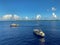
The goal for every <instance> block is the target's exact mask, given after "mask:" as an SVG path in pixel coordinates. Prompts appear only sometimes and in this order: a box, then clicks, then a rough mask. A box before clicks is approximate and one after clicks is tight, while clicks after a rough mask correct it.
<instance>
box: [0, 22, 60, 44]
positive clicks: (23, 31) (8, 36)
mask: <svg viewBox="0 0 60 45" xmlns="http://www.w3.org/2000/svg"><path fill="white" fill-rule="evenodd" d="M12 23H16V24H19V26H18V27H10V25H11V24H12ZM34 29H41V30H42V31H43V32H44V33H45V37H44V38H40V37H37V36H36V35H34V33H33V30H34ZM0 45H60V21H0Z"/></svg>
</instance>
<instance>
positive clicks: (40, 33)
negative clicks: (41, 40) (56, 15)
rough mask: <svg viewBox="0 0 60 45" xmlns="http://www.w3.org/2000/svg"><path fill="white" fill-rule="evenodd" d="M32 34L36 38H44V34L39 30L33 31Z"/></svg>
mask: <svg viewBox="0 0 60 45" xmlns="http://www.w3.org/2000/svg"><path fill="white" fill-rule="evenodd" d="M33 32H34V34H36V35H37V36H40V37H44V36H45V33H44V32H43V31H42V30H39V29H34V31H33Z"/></svg>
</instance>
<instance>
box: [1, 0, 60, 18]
mask: <svg viewBox="0 0 60 45" xmlns="http://www.w3.org/2000/svg"><path fill="white" fill-rule="evenodd" d="M7 14H9V15H10V14H12V15H14V14H16V15H18V16H20V17H22V18H23V17H27V18H28V17H29V18H34V17H35V16H36V15H38V16H39V15H40V18H41V19H52V18H51V17H53V18H58V19H59V16H60V0H0V17H1V16H4V15H7ZM38 16H37V17H38Z"/></svg>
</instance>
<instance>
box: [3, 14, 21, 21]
mask: <svg viewBox="0 0 60 45" xmlns="http://www.w3.org/2000/svg"><path fill="white" fill-rule="evenodd" d="M19 19H20V16H18V15H12V14H7V15H4V16H2V20H19Z"/></svg>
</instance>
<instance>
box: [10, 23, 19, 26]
mask: <svg viewBox="0 0 60 45" xmlns="http://www.w3.org/2000/svg"><path fill="white" fill-rule="evenodd" d="M10 26H11V27H18V26H19V24H14V23H13V24H11V25H10Z"/></svg>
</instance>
